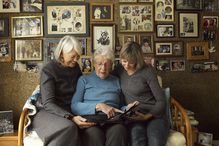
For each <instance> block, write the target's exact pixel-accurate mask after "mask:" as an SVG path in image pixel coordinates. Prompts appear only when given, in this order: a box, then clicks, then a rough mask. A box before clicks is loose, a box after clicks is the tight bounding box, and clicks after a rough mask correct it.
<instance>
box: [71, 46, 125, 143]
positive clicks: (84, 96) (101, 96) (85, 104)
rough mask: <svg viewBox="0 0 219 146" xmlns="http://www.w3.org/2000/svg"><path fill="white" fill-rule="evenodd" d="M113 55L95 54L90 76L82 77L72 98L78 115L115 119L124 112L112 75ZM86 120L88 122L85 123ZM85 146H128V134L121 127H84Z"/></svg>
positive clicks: (119, 92)
mask: <svg viewBox="0 0 219 146" xmlns="http://www.w3.org/2000/svg"><path fill="white" fill-rule="evenodd" d="M113 61H114V54H113V52H112V51H111V50H110V49H106V48H105V49H104V48H100V49H97V50H96V51H95V52H94V67H95V71H93V72H92V73H91V74H90V75H84V76H81V77H80V78H79V80H78V83H77V87H76V92H75V94H74V96H73V98H72V104H71V109H72V112H73V113H74V114H75V115H81V116H82V117H83V115H94V114H96V113H98V112H102V113H103V114H106V115H107V117H108V118H110V117H113V116H114V115H115V114H116V112H122V111H120V110H119V109H120V108H121V103H122V102H121V101H122V100H121V99H122V98H121V96H120V95H121V88H120V84H119V80H118V78H117V77H115V76H112V75H110V71H111V69H112V64H113ZM86 120H87V119H85V121H86ZM81 128H83V129H82V130H81V133H82V139H83V142H84V146H126V145H127V131H126V128H125V126H124V125H122V124H105V125H102V126H101V125H98V124H97V125H95V126H81Z"/></svg>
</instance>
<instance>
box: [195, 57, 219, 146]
mask: <svg viewBox="0 0 219 146" xmlns="http://www.w3.org/2000/svg"><path fill="white" fill-rule="evenodd" d="M191 71H192V73H199V72H213V71H218V63H217V62H214V61H208V62H201V63H194V64H193V65H192V68H191ZM201 135H202V134H201ZM204 135H205V134H204ZM207 135H208V134H207ZM201 139H203V136H200V140H199V143H200V144H202V145H203V140H201ZM210 139H211V138H210Z"/></svg>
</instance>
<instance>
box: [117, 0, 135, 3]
mask: <svg viewBox="0 0 219 146" xmlns="http://www.w3.org/2000/svg"><path fill="white" fill-rule="evenodd" d="M119 2H120V3H136V2H137V0H119Z"/></svg>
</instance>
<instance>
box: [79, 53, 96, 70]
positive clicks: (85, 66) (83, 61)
mask: <svg viewBox="0 0 219 146" xmlns="http://www.w3.org/2000/svg"><path fill="white" fill-rule="evenodd" d="M80 66H81V71H82V73H84V74H88V73H91V72H92V71H93V60H92V57H91V56H81V58H80Z"/></svg>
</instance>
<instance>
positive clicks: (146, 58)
mask: <svg viewBox="0 0 219 146" xmlns="http://www.w3.org/2000/svg"><path fill="white" fill-rule="evenodd" d="M154 61H155V58H154V56H153V55H146V56H144V62H145V64H149V65H152V66H153V67H154Z"/></svg>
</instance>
